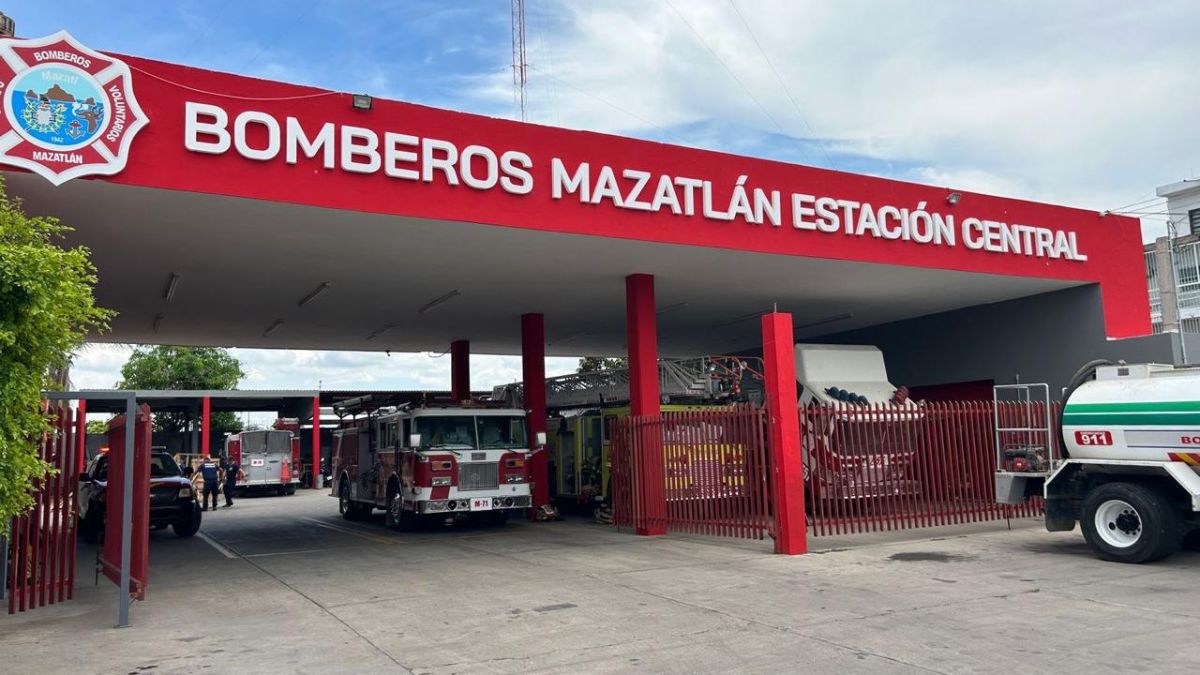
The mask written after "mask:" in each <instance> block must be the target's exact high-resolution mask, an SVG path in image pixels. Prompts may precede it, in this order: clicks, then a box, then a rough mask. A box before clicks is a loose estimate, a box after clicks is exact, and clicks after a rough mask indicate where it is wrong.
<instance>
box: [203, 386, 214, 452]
mask: <svg viewBox="0 0 1200 675" xmlns="http://www.w3.org/2000/svg"><path fill="white" fill-rule="evenodd" d="M211 423H212V400H210V399H209V397H207V396H205V397H204V398H203V399H201V401H200V456H201V457H208V453H209V450H210V448H209V437H210V436H211V435H212V427H211Z"/></svg>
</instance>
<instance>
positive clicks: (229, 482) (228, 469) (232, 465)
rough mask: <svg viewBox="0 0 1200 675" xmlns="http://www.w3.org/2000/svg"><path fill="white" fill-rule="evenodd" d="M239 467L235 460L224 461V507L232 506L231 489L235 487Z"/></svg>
mask: <svg viewBox="0 0 1200 675" xmlns="http://www.w3.org/2000/svg"><path fill="white" fill-rule="evenodd" d="M241 468H242V467H241V466H240V465H239V464H238V463H237V462H231V461H227V462H226V463H225V508H229V507H230V506H233V490H234V488H236V487H237V481H238V471H240V470H241Z"/></svg>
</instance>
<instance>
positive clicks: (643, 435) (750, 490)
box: [610, 406, 771, 539]
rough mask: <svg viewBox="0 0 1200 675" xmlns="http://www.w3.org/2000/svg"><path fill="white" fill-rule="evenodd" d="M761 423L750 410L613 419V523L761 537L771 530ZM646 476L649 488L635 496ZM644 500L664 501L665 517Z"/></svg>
mask: <svg viewBox="0 0 1200 675" xmlns="http://www.w3.org/2000/svg"><path fill="white" fill-rule="evenodd" d="M764 424H765V415H764V413H763V411H761V410H759V409H755V408H751V407H748V406H746V407H742V406H739V407H731V408H724V409H720V410H704V411H680V412H666V413H662V414H661V416H659V417H628V418H623V419H620V420H618V421H617V422H616V424H614V426H613V429H612V436H611V438H612V442H611V446H610V447H611V452H610V460H611V463H612V467H611V471H612V473H611V477H610V482H611V486H612V495H613V522H614V523H615V524H617V525H619V526H626V527H639V528H640V527H644V526H649V527H653V526H656V525H657V526H662V527H665V529H666V530H668V531H674V532H691V533H695V534H705V535H711V536H721V537H738V538H744V539H762V538H764V537H765V536H767V535H768V534H770V531H769V530H770V527H771V519H770V501H771V500H770V494H771V490H770V474H769V471H768V468H767V467H768V463H767V441H766V435H765V429H764ZM639 460H640V461H639ZM654 462H657V466H655V465H654ZM650 475H653V476H655V479H654V480H653V481H652V482H653V483H654V485H653V487H652V488H651V489H649V490H647V489H645V487H643V489H641V490H639V489H638V486H639V482H640V481H639V479H640V478H642V477H643V476H650ZM658 476H661V478H658ZM647 495H649V496H650V498H651V499H654V500H665V502H666V509H665V513H664V512H663V511H662V510H661V509H656V508H654V505H652V504H648V503H646V501H647V499H646V496H647ZM660 503H661V502H660Z"/></svg>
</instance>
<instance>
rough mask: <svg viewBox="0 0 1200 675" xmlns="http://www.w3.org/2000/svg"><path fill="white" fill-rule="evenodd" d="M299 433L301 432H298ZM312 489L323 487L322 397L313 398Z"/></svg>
mask: <svg viewBox="0 0 1200 675" xmlns="http://www.w3.org/2000/svg"><path fill="white" fill-rule="evenodd" d="M297 433H299V432H297ZM312 487H313V489H314V490H315V489H317V488H319V487H321V397H320V396H314V397H313V411H312Z"/></svg>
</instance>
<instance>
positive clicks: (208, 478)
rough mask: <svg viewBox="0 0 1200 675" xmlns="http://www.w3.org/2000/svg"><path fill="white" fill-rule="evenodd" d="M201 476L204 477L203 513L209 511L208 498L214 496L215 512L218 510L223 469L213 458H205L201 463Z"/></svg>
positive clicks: (213, 505)
mask: <svg viewBox="0 0 1200 675" xmlns="http://www.w3.org/2000/svg"><path fill="white" fill-rule="evenodd" d="M200 475H201V476H203V477H204V493H203V494H204V501H203V502H202V504H201V508H200V510H201V511H207V510H208V497H209V495H212V507H213V510H214V511H216V510H217V486H218V485H219V484H220V482H221V467H220V466H219V465H218V464H217V461H216V460H215V459H213V458H212V457H205V458H204V460H203V461H202V462H201V463H200Z"/></svg>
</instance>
